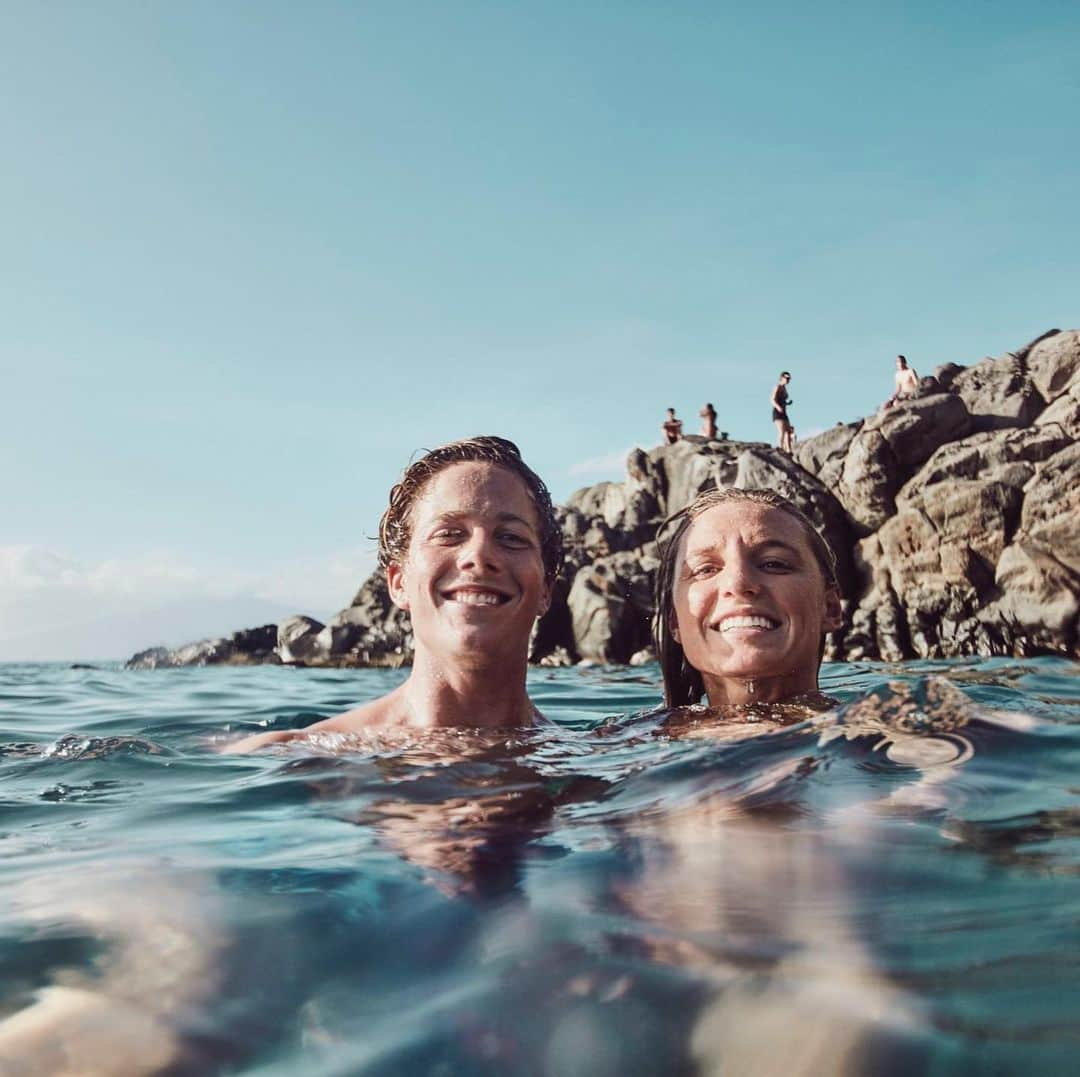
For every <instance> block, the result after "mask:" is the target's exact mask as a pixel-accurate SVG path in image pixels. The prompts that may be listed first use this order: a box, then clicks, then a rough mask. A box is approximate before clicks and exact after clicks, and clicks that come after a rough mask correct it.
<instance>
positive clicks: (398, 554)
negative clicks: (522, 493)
mask: <svg viewBox="0 0 1080 1077" xmlns="http://www.w3.org/2000/svg"><path fill="white" fill-rule="evenodd" d="M468 463H483V464H496V465H497V466H499V467H504V468H506V470H507V471H512V472H513V473H514V474H515V475H517V476H518V478H520V479H521V481H522V482H523V483H525V486H526V489H528V491H529V497H530V498H531V499H532V503H533V506H534V507H535V508H536V516H537V520H538V521H539V528H540V556H541V558H542V560H543V562H544V574H545V576H547V578H548V580H549V581H551V580H553V579H554V578H555V576H556V575H557V573H558V571H559V566H560V565H561V564H562V556H563V540H562V529H561V528H560V527H559V521H558V519H557V518H556V516H555V507H554V505H552V503H551V494H550V493H549V492H548V488H547V487H546V486H545V485H544V482H543V480H542V479H541V478H540V476H539V475H537V474H536V472H535V471H533V470H532V468H530V467H529V466H528V464H526V463H525V461H524V460H522V459H521V451H520V450H519V449H518V447H517V446H516V445H515V444H514V443H513V442H512V441H508V440H507V439H506V438H500V437H495V436H493V435H483V436H481V437H475V438H463V439H462V440H461V441H451V442H450V443H449V444H447V445H440V446H439V447H438V448H437V449H429V450H428V451H427V452H425V453H424V455H423V456H421V457H420V459H419V460H415V461H413V463H411V464H410V465H409V466H408V467H407V468H406V469H405V471H404V473H403V474H402V476H401V481H400V482H398V483H397V484H396V485H395V486H394V487H393V489H392V490H391V491H390V503H389V505H388V506H387V508H386V511H385V512H384V513H383V515H382V519H381V520H380V521H379V564H380V565H381V566H382V567H383V568H384V569H385V568H386V567H387V566H388V565H390V564H391V563H397V564H401V563H402V562H403V561H404V560H405V555H406V553H407V552H408V549H409V541H410V539H411V538H412V509H413V505H415V504H416V501H417V499H418V498H419V497H420V495H421V494H422V493H423V491H424V487H425V486H427V484H428V481H429V480H430V479H432V478H433V477H434V476H435V475H437V474H438V473H439V472H440V471H442V470H443V469H445V468H448V467H451V466H452V465H453V464H468Z"/></svg>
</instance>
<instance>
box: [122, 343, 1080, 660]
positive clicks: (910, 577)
mask: <svg viewBox="0 0 1080 1077" xmlns="http://www.w3.org/2000/svg"><path fill="white" fill-rule="evenodd" d="M1078 432H1080V331H1077V330H1069V331H1067V332H1061V331H1059V330H1056V329H1054V330H1051V331H1050V332H1048V333H1045V334H1043V335H1042V336H1041V337H1038V338H1036V339H1035V340H1034V341H1032V342H1031V343H1030V344H1027V345H1025V346H1023V347H1021V348H1019V349H1017V350H1016V351H1015V352H1007V353H1006V354H1005V355H1003V356H1001V357H1000V358H987V359H983V360H981V361H980V362H978V363H976V364H974V365H973V366H969V367H963V366H961V365H959V364H956V363H946V364H943V365H942V366H939V367H938V368H937V369H936V370H935V372H934V376H933V377H932V378H926V379H924V381H923V384H922V386H921V387H920V391H919V394H918V395H917V396H916V397H915V398H914V399H911V400H905V401H901V402H900V403H898V404H896V405H894V406H893V407H890V408H885V409H882V410H881V411H880V412H878V413H877V414H876V415H873V416H870V417H869V418H867V419H865V420H859V421H858V422H853V423H847V424H843V423H840V424H837V426H835V427H833V428H832V429H830V430H826V431H825V432H824V433H822V434H819V435H817V436H816V437H814V438H810V439H808V440H807V441H804V442H802V443H801V444H800V445H799V446H798V448H797V449H796V452H795V456H794V458H792V457H788V456H786V455H784V454H782V453H780V452H778V451H777V450H776V449H774V448H771V447H770V446H768V445H766V444H763V443H748V442H735V441H727V440H719V441H706V440H705V439H703V438H699V437H687V438H685V439H684V440H682V441H680V442H678V443H676V444H675V445H663V446H660V447H658V448H655V449H652V450H651V451H645V450H643V449H635V450H633V451H632V452H631V453H630V455H629V456H628V458H627V461H626V477H625V479H624V480H623V481H622V482H604V483H598V484H596V485H595V486H590V487H586V488H584V489H582V490H578V491H577V492H576V493H574V494H572V495H571V496H570V497H569V498H568V499H567V502H566V505H565V506H563V507H562V508H560V509H559V510H558V511H559V519H560V523H561V525H562V529H563V535H564V539H565V543H566V555H565V560H564V562H563V566H562V572H561V576H560V578H559V580H557V581H556V584H555V587H554V591H553V595H552V603H551V607H550V609H549V610H548V612H547V613H546V614H545V615H544V617H543V618H541V620H540V622H539V623H538V625H537V628H536V630H535V632H534V633H533V638H532V642H531V647H530V658H531V660H532V661H534V662H537V663H540V664H544V665H564V664H570V663H573V662H579V661H581V662H585V663H590V664H591V663H595V662H635V663H637V662H641V661H644V660H646V657H647V656H648V655H649V654H651V650H650V647H651V619H652V606H653V597H652V596H653V586H654V582H655V575H656V570H657V567H658V565H659V560H658V557H659V551H658V548H657V545H656V541H655V539H656V533H657V528H658V527H659V525H660V524H661V523H662V522H663V520H664V519H665V518H666V517H668V516H669V515H671V514H672V513H674V512H677V511H679V510H680V509H682V508H684V507H685V506H686V505H687V504H689V503H690V502H691V501H692V500H693V499H694V498H695V497H696V496H697V494H698V493H700V492H701V491H702V490H705V489H708V488H709V487H712V486H736V487H741V488H747V487H767V488H770V489H774V490H777V491H779V492H780V493H782V494H784V495H785V496H786V497H789V498H791V499H792V500H793V501H795V503H796V504H798V505H799V506H800V508H802V509H803V510H804V511H805V512H806V513H807V514H808V515H809V516H810V518H811V519H812V520H813V521H814V523H815V525H816V526H817V527H818V528H819V529H820V530H821V531H822V532H823V533H824V534H825V535H826V536H827V538H828V539H829V541H830V543H831V544H832V546H833V548H834V549H835V550H836V552H837V555H838V559H839V562H840V565H839V570H840V583H841V586H842V588H843V591H844V613H845V623H844V627H843V628H842V629H841V630H840V631H838V632H836V633H833V634H832V636H831V637H830V639H829V641H828V644H827V647H826V654H827V655H828V656H829V657H831V658H840V659H843V658H850V659H862V658H869V659H875V658H881V659H885V660H889V661H894V660H895V661H898V660H902V659H905V658H913V657H917V656H918V657H932V658H938V657H950V656H959V655H973V654H979V655H992V654H1014V655H1034V654H1073V655H1075V654H1076V653H1077V637H1078V613H1080V537H1078V536H1080V527H1078V526H1077V520H1080V447H1078V444H1077V440H1078V439H1077V435H1078ZM411 656H412V631H411V627H410V625H409V619H408V617H407V615H406V614H405V613H404V612H403V611H401V610H399V609H398V608H397V607H396V606H394V604H393V603H392V602H391V601H390V596H389V594H388V592H387V589H386V578H385V575H384V574H383V573H382V571H381V570H377V571H376V572H374V573H373V574H372V575H371V577H370V578H369V579H368V580H367V581H365V582H364V584H363V586H361V588H360V590H359V591H358V592H357V593H356V595H355V597H354V598H353V600H352V603H351V604H350V605H349V606H347V607H346V608H345V609H343V610H341V611H340V612H339V613H338V614H337V615H336V616H334V617H333V618H331V619H330V620H329V621H328V622H327V623H326V624H325V625H324V624H321V623H320V622H318V621H315V620H313V619H312V618H309V617H302V616H297V617H291V618H289V619H288V620H286V621H284V622H282V624H280V625H265V626H263V627H262V628H259V629H252V630H250V631H246V632H238V633H234V634H233V635H232V636H228V637H225V638H223V639H215V640H203V641H201V642H199V643H194V644H189V645H188V646H187V647H181V648H179V649H177V650H173V651H169V650H165V649H163V648H155V649H152V650H150V651H143V652H141V653H140V654H138V655H135V656H134V657H133V658H132V659H131V661H130V662H129V663H128V666H129V668H133V669H147V668H157V667H160V666H180V665H209V664H213V663H232V664H240V663H255V662H284V663H290V664H304V665H315V666H318V665H323V666H371V665H374V666H384V665H401V664H404V663H407V662H409V661H410V660H411Z"/></svg>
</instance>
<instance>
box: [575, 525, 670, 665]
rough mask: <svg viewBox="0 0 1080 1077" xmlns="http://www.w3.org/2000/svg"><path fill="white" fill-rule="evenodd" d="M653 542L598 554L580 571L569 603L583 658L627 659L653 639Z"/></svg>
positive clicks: (612, 660) (578, 648)
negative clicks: (646, 548)
mask: <svg viewBox="0 0 1080 1077" xmlns="http://www.w3.org/2000/svg"><path fill="white" fill-rule="evenodd" d="M658 567H659V561H658V560H657V558H656V556H655V546H653V547H651V549H650V550H649V551H648V552H646V551H641V552H639V553H636V554H633V553H619V554H614V555H612V556H611V557H605V558H601V559H600V560H598V561H596V562H595V563H594V564H592V565H589V566H586V567H585V568H582V569H580V570H579V571H578V573H577V575H576V576H575V577H574V582H573V584H572V585H571V587H570V594H569V597H568V599H567V604H568V606H569V609H570V617H571V621H572V626H573V634H574V641H573V642H574V649H575V650H576V652H577V653H578V655H579V656H580V657H581V658H587V659H591V660H593V661H598V662H629V661H630V658H631V656H632V655H634V654H636V653H637V652H638V651H640V650H641V649H642V648H644V647H647V646H648V645H649V643H650V641H651V638H652V624H651V619H652V609H653V597H652V596H653V587H654V585H655V582H656V570H657V568H658Z"/></svg>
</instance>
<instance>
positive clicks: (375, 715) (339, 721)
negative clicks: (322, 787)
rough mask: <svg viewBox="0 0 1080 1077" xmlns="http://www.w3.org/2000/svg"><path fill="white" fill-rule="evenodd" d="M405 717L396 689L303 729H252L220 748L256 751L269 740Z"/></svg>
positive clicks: (377, 725)
mask: <svg viewBox="0 0 1080 1077" xmlns="http://www.w3.org/2000/svg"><path fill="white" fill-rule="evenodd" d="M405 720H407V715H406V713H405V710H404V700H403V699H402V697H401V694H400V689H398V690H395V691H393V692H391V693H390V694H389V695H385V696H382V697H381V698H380V699H375V700H372V701H371V702H370V703H364V704H362V705H361V706H359V707H354V708H353V709H352V710H351V711H345V712H344V713H343V714H335V715H334V716H333V717H332V718H324V719H323V720H322V721H321V722H316V723H315V724H314V725H309V726H307V727H306V728H305V729H282V730H278V731H276V732H274V733H256V734H254V735H253V736H250V737H244V738H242V739H241V740H238V741H234V742H233V743H232V744H228V745H226V746H225V748H224V749H223V751H226V752H237V753H241V754H246V753H248V752H257V751H258V750H259V749H260V748H266V747H268V746H269V745H271V744H288V743H291V742H293V741H303V740H309V739H311V738H312V737H313V736H318V735H319V734H321V733H344V734H349V733H363V732H367V731H370V730H375V729H385V728H387V727H389V726H394V725H400V724H401V723H402V722H403V721H405Z"/></svg>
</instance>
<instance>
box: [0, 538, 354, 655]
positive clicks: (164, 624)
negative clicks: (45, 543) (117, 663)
mask: <svg viewBox="0 0 1080 1077" xmlns="http://www.w3.org/2000/svg"><path fill="white" fill-rule="evenodd" d="M374 564H375V557H374V553H373V552H371V551H368V550H363V549H355V550H340V551H336V552H332V553H329V554H326V555H323V556H312V557H310V558H305V559H303V560H293V561H289V562H285V563H281V564H277V565H274V566H272V567H271V568H270V569H268V570H265V571H260V572H248V571H245V570H243V569H238V568H235V567H230V566H225V567H221V566H212V565H202V564H198V563H195V562H194V561H192V560H190V559H187V558H184V557H182V556H180V555H178V554H175V553H172V552H169V551H152V552H146V553H142V554H139V555H137V556H132V557H126V558H112V559H108V560H101V561H92V560H89V559H80V558H78V557H75V556H73V555H72V554H70V553H68V552H66V551H57V550H50V549H47V548H45V547H41V546H31V545H18V546H0V661H5V660H7V661H12V660H27V659H35V658H40V659H68V658H81V657H118V656H123V655H124V654H125V653H130V652H131V651H132V650H136V649H140V648H142V647H145V646H151V645H154V644H158V643H167V644H170V645H173V644H177V643H183V642H187V641H188V640H189V639H194V638H197V637H200V636H210V635H218V634H222V633H225V632H230V631H234V630H236V629H238V628H244V627H250V626H251V625H254V624H260V623H265V622H266V621H267V620H280V619H281V618H282V617H284V616H287V615H288V614H290V613H308V614H312V615H314V616H316V617H320V618H326V617H329V616H330V615H332V614H333V613H335V612H336V611H337V610H339V609H341V608H343V607H344V606H346V605H348V603H349V601H350V600H351V599H352V596H353V594H354V593H355V592H356V590H357V588H358V587H359V586H360V584H361V583H362V582H363V581H364V579H365V578H366V577H367V575H368V574H369V573H370V572H371V570H372V568H373V567H374ZM106 625H107V626H108V631H107V633H106V634H105V637H104V638H99V636H100V635H101V632H100V626H106Z"/></svg>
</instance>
